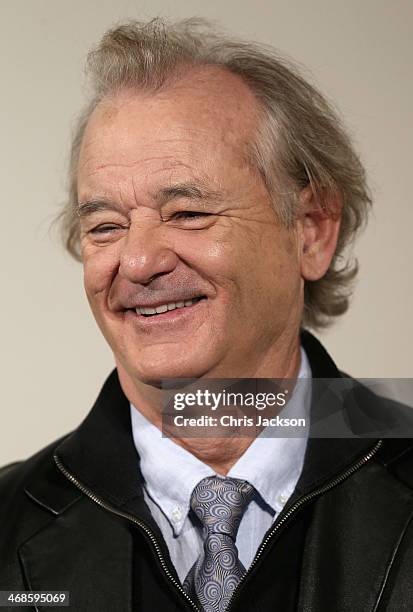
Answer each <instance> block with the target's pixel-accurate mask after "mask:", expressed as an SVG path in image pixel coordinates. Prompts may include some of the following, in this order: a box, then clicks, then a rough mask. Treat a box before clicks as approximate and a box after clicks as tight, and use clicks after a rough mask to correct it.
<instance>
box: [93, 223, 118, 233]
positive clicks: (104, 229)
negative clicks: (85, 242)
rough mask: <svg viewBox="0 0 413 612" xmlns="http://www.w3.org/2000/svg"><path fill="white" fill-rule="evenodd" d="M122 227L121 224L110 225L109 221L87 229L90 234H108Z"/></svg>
mask: <svg viewBox="0 0 413 612" xmlns="http://www.w3.org/2000/svg"><path fill="white" fill-rule="evenodd" d="M119 229H123V227H122V226H121V225H112V224H110V223H105V224H102V225H98V226H97V227H94V228H92V229H91V230H89V233H90V234H110V233H112V232H114V231H116V230H119Z"/></svg>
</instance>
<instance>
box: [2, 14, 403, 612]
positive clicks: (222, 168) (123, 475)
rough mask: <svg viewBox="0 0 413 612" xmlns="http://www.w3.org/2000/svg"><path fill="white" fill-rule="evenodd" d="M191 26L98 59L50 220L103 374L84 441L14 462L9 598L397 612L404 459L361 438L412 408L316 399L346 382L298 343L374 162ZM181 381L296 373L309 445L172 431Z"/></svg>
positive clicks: (336, 269) (104, 47)
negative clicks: (109, 354) (79, 275)
mask: <svg viewBox="0 0 413 612" xmlns="http://www.w3.org/2000/svg"><path fill="white" fill-rule="evenodd" d="M201 26H202V24H200V23H199V22H196V21H188V22H183V23H180V24H177V25H166V24H164V23H162V22H160V21H155V22H151V23H149V24H139V23H131V24H126V25H124V26H119V27H117V28H115V29H114V30H112V31H109V32H108V33H106V34H105V36H104V37H103V39H102V41H101V43H100V45H99V46H98V47H97V48H96V49H95V50H94V51H93V52H92V53H91V55H90V57H89V73H90V76H91V80H92V84H93V87H94V96H93V99H92V100H91V102H90V104H89V106H88V108H87V109H86V111H85V113H84V115H83V117H82V118H81V120H80V122H79V127H78V131H77V134H76V136H75V139H74V142H73V149H72V167H71V173H72V174H71V176H72V184H71V193H70V202H69V203H68V205H67V207H66V209H65V211H64V215H63V224H64V233H65V238H66V244H67V247H68V248H69V251H70V252H71V253H72V254H74V255H77V256H80V258H81V260H82V262H83V267H84V279H85V288H86V293H87V296H88V299H89V303H90V306H91V308H92V311H93V314H94V316H95V318H96V321H97V322H98V324H99V327H100V329H101V331H102V333H103V334H104V336H105V338H106V340H107V341H108V343H109V345H110V346H111V348H112V350H113V353H114V357H115V362H116V370H115V371H114V372H113V373H112V374H111V375H110V377H109V378H108V380H107V381H106V383H105V385H104V387H103V389H102V391H101V393H100V395H99V397H98V399H97V402H96V404H95V406H94V407H93V409H92V411H91V412H90V414H89V415H88V416H87V418H86V419H85V421H84V422H83V423H82V424H81V425H80V427H79V428H78V429H77V430H76V431H75V432H74V433H72V434H70V435H68V436H65V437H64V438H63V439H61V440H58V441H57V442H54V443H53V444H51V445H50V446H49V447H47V448H46V449H44V450H42V451H40V452H39V453H38V454H36V455H35V456H34V457H32V458H30V459H28V460H27V461H24V462H22V463H19V464H14V465H12V466H8V467H6V468H4V469H3V471H2V473H1V475H0V491H1V500H2V501H1V511H0V524H1V526H2V528H1V537H0V558H1V567H0V587H1V589H3V590H8V591H10V590H16V591H17V590H19V591H21V590H26V591H28V590H31V591H50V590H53V591H69V592H70V606H71V607H72V609H74V610H80V611H86V610H87V611H89V610H96V611H99V612H100V611H104V610H107V611H110V612H113V611H115V610H119V611H122V612H124V611H127V610H142V611H149V610H150V611H153V610H168V611H177V610H205V611H208V612H211V611H214V612H218V611H219V612H222V611H223V610H225V609H228V610H233V611H234V612H235V611H236V610H238V611H241V610H259V611H263V612H264V611H267V610H268V611H269V610H282V611H283V612H285V611H290V610H303V611H304V610H305V611H310V610H311V611H317V612H325V611H326V610H329V611H330V610H331V611H332V610H334V611H346V612H350V611H351V612H357V611H360V612H364V611H366V610H372V611H373V610H375V611H384V610H397V611H399V610H410V609H411V606H412V604H411V598H412V587H413V581H412V578H411V571H410V567H411V563H410V562H411V561H413V555H412V547H411V540H412V536H413V532H412V528H411V527H409V519H410V517H411V516H412V511H413V494H412V486H413V477H412V474H411V470H410V468H411V467H412V462H413V454H412V450H413V444H412V443H411V441H410V440H408V439H406V440H404V439H384V440H379V439H377V437H376V436H375V435H372V431H373V430H374V432H381V433H382V434H383V435H386V433H387V432H388V429H386V428H388V427H389V426H390V425H391V424H392V423H393V420H394V415H395V414H398V412H397V411H399V412H400V410H402V409H401V408H400V407H397V406H395V405H391V406H389V404H388V403H387V402H384V401H383V400H382V399H381V398H379V397H376V396H374V395H372V393H371V392H370V391H368V390H367V389H365V388H364V387H360V386H358V385H356V384H355V383H354V384H353V383H352V382H351V381H350V385H351V392H349V393H348V394H346V395H345V397H344V400H343V397H342V396H340V394H337V393H336V392H331V389H330V388H329V384H328V383H327V384H326V383H325V382H324V383H323V385H322V386H319V385H317V380H319V379H323V380H324V381H326V380H327V381H328V380H329V379H331V380H333V381H339V382H340V383H343V384H344V383H346V381H347V380H348V379H345V378H343V375H342V374H341V373H340V372H339V370H338V369H337V367H336V365H335V364H334V362H333V361H332V360H331V358H330V357H329V355H328V354H327V353H326V351H325V350H324V349H323V347H322V346H321V345H320V344H319V342H318V341H317V340H316V339H315V338H314V337H313V336H312V335H310V334H309V332H307V331H303V329H304V327H306V326H312V327H315V328H317V327H321V326H322V325H324V324H326V323H327V322H329V321H330V319H331V318H332V317H334V316H337V315H340V314H342V313H343V312H344V311H345V310H346V308H347V306H348V293H349V283H350V281H351V280H352V279H353V277H354V274H355V270H354V269H351V267H348V266H347V267H346V266H344V267H343V265H342V264H340V262H342V258H343V252H344V250H345V248H346V247H347V246H348V244H349V242H351V240H352V239H353V237H354V235H355V233H356V231H357V229H358V228H359V227H360V226H361V225H362V223H363V221H364V220H365V218H366V216H367V211H368V208H369V204H370V199H369V195H368V191H367V188H366V184H365V177H364V171H363V168H362V166H361V164H360V162H359V160H358V158H357V155H356V154H355V153H354V151H353V148H352V146H351V143H350V142H349V140H348V138H347V136H346V134H345V132H344V130H343V128H342V127H341V126H340V123H339V121H338V119H337V117H336V116H335V115H334V113H333V112H332V110H331V109H330V108H329V106H328V105H327V103H326V102H325V101H324V99H323V98H322V96H321V95H320V94H319V93H317V92H316V91H315V90H314V88H313V87H312V86H311V85H309V84H308V83H307V82H306V81H304V80H303V79H302V78H301V77H300V76H299V74H298V73H297V71H296V70H295V69H294V68H292V67H291V66H289V65H287V63H286V62H285V61H283V60H282V59H280V58H277V57H276V56H275V55H274V54H273V53H272V52H271V51H269V50H268V49H262V48H260V47H259V46H258V45H254V44H249V43H242V42H237V41H232V40H227V39H226V38H225V37H222V36H219V35H216V34H213V33H211V31H210V30H207V29H205V28H202V27H201ZM182 378H183V379H191V380H192V381H193V380H195V381H199V382H203V383H205V381H206V380H209V379H213V380H219V379H234V378H236V379H248V380H251V379H252V380H255V381H259V380H261V379H278V380H279V379H281V380H285V381H287V379H288V380H290V381H291V380H292V381H293V382H294V381H295V383H294V384H295V387H294V385H293V387H294V389H293V400H291V404H290V405H291V406H294V407H295V409H296V411H298V414H300V415H301V416H303V417H304V418H307V417H309V420H310V422H311V429H310V432H308V430H306V434H305V435H301V436H300V435H297V436H289V437H266V435H265V434H266V433H267V431H266V430H265V429H264V430H263V431H262V435H259V436H257V437H254V436H251V435H249V436H248V435H243V436H237V435H236V434H235V435H228V436H227V437H225V438H222V437H220V436H219V435H218V434H217V435H215V436H214V435H208V436H202V435H201V436H195V435H190V432H188V431H187V430H185V433H184V434H183V435H182V436H178V435H174V436H173V437H172V438H168V437H162V434H161V429H162V424H163V408H164V407H165V397H166V396H165V386H167V384H166V385H165V381H166V382H167V381H171V380H175V382H176V379H182ZM310 379H311V380H312V383H313V384H312V385H310V386H311V387H312V390H309V387H308V386H304V387H300V384H299V383H300V381H309V380H310ZM257 384H258V383H257ZM346 384H347V383H346ZM300 388H301V389H302V388H304V389H305V392H301V393H300ZM349 398H350V408H349ZM310 404H311V406H310ZM287 407H288V406H287ZM356 417H357V418H356ZM326 422H327V423H328V426H327V429H328V427H331V424H332V423H334V427H336V426H337V423H340V424H341V425H342V424H343V423H344V424H345V425H346V427H347V429H346V432H347V433H348V434H349V435H346V436H342V435H341V434H340V435H339V434H337V437H336V438H334V439H331V431H330V439H321V438H322V437H323V433H322V431H324V434H326V429H325V428H324V430H323V426H324V425H323V423H326ZM320 423H321V429H318V436H319V437H314V435H312V433H311V432H313V433H314V431H317V429H316V428H317V426H319V425H320ZM341 425H340V427H341ZM260 431H261V430H260ZM335 431H336V429H334V430H333V433H334V432H335ZM337 431H338V429H337ZM342 431H343V430H342V429H340V432H342ZM320 432H321V433H320ZM349 432H350V433H349ZM350 434H351V435H350ZM324 437H327V438H329V435H328V432H327V434H326V436H324ZM36 609H42V606H41V604H40V605H37V608H36Z"/></svg>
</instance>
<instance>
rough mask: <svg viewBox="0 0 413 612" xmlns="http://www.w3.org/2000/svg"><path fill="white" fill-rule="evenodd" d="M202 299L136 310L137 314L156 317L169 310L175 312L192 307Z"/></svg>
mask: <svg viewBox="0 0 413 612" xmlns="http://www.w3.org/2000/svg"><path fill="white" fill-rule="evenodd" d="M199 299H200V298H194V299H193V300H185V301H184V302H170V303H169V304H161V305H160V306H156V308H153V307H151V306H141V307H138V308H136V314H142V315H154V314H161V313H163V312H166V311H168V310H175V308H184V306H192V304H195V303H196V302H198V301H199Z"/></svg>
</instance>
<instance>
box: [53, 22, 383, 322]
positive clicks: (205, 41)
mask: <svg viewBox="0 0 413 612" xmlns="http://www.w3.org/2000/svg"><path fill="white" fill-rule="evenodd" d="M197 65H213V66H221V67H223V68H225V69H226V70H228V71H230V72H232V73H234V74H237V75H239V76H240V77H241V78H242V79H243V80H244V82H246V83H247V84H248V85H249V87H250V89H251V91H252V92H253V93H254V94H255V96H256V98H257V99H258V101H259V103H260V105H261V110H262V113H263V120H262V122H261V125H260V126H259V130H258V134H257V138H256V139H255V142H254V143H252V144H251V145H250V159H251V162H252V163H253V164H255V166H256V167H257V168H258V170H259V171H260V173H261V175H262V177H263V180H264V181H265V184H266V187H267V189H268V192H269V194H270V196H271V198H272V201H273V202H274V206H276V211H277V214H278V215H279V218H280V220H281V222H283V223H284V224H285V225H286V226H287V227H288V226H291V225H292V223H293V222H294V219H295V218H296V214H297V210H298V194H299V193H300V191H301V190H302V188H303V187H305V186H307V185H310V186H311V188H312V190H313V192H314V193H316V194H317V196H318V197H319V200H320V202H321V205H322V206H323V207H324V208H326V207H328V202H329V201H330V200H331V196H333V197H335V198H337V196H338V197H339V198H340V199H341V201H342V205H343V207H342V221H341V228H340V234H339V238H338V244H337V249H336V252H335V255H334V257H333V259H332V262H331V265H330V267H329V269H328V270H327V272H326V274H325V275H324V276H323V278H321V279H320V280H317V281H306V282H305V287H304V312H303V321H302V323H303V325H305V326H310V327H313V328H321V327H323V326H326V325H328V324H329V322H330V321H331V320H332V317H335V316H338V315H341V314H342V313H344V312H345V311H346V310H347V308H348V305H349V297H350V295H351V289H352V284H353V280H354V277H355V275H356V273H357V262H356V261H354V260H351V259H350V258H349V255H348V246H349V245H350V244H351V243H352V242H353V240H354V238H355V236H356V233H357V231H358V230H359V229H360V228H361V227H362V226H363V225H364V223H365V221H366V220H367V215H368V212H369V208H370V204H371V199H370V195H369V190H368V187H367V185H366V178H365V171H364V168H363V166H362V164H361V162H360V160H359V158H358V156H357V154H356V152H355V151H354V148H353V145H352V143H351V140H350V138H349V136H348V134H347V133H346V131H345V129H344V128H343V126H342V124H341V121H340V119H339V117H338V115H337V113H336V112H335V111H334V110H333V109H332V107H331V105H330V104H329V103H327V101H326V100H325V98H324V97H323V96H322V95H321V94H320V93H319V92H318V91H317V90H316V89H315V88H314V87H313V86H312V85H310V84H309V83H308V82H307V80H306V79H304V78H303V77H302V76H301V74H300V71H299V70H298V69H297V67H296V66H294V65H293V64H291V62H289V61H287V60H286V59H285V58H283V57H280V56H279V55H278V54H277V53H276V52H275V51H274V50H273V49H272V48H269V47H267V46H264V45H261V44H258V43H251V42H244V41H240V40H235V39H232V38H229V37H227V36H225V35H222V34H219V33H217V32H216V31H215V30H214V29H213V28H212V26H211V25H210V24H209V23H208V22H207V21H205V20H203V19H187V20H184V21H181V22H178V23H175V24H170V23H167V22H165V21H164V20H161V19H154V20H152V21H150V22H148V23H142V22H137V21H133V22H128V23H126V24H123V25H119V26H117V27H115V28H113V29H111V30H109V31H108V32H106V33H105V34H104V36H103V38H102V40H101V41H100V43H99V44H98V46H97V47H96V48H95V49H93V50H92V51H91V52H90V53H89V55H88V60H87V74H88V76H89V79H90V83H91V86H92V97H91V101H90V102H89V104H88V105H87V107H86V109H85V110H84V112H83V113H82V115H81V116H80V117H79V120H78V123H77V126H76V130H75V133H74V137H73V141H72V147H71V161H70V179H69V180H70V184H69V198H68V201H67V203H66V205H65V207H64V209H63V210H62V212H61V214H60V221H61V230H62V236H63V239H64V242H65V246H66V248H67V250H68V251H69V252H70V253H71V254H72V255H73V256H74V257H75V258H76V259H80V244H79V243H80V228H79V219H78V216H77V205H78V199H77V182H76V181H77V179H76V175H77V166H78V159H79V151H80V147H81V142H82V137H83V134H84V130H85V127H86V124H87V122H88V119H89V117H90V115H91V113H92V112H93V110H94V108H95V107H96V105H97V104H98V103H99V102H100V101H101V100H102V99H103V98H105V97H106V96H109V95H111V94H113V93H115V92H116V91H118V90H120V89H123V88H125V87H133V88H144V89H147V90H152V91H156V90H158V89H159V88H161V87H162V86H164V85H167V84H168V82H170V81H171V79H174V78H177V77H179V75H180V74H182V73H183V71H185V70H186V69H187V68H188V67H190V66H197Z"/></svg>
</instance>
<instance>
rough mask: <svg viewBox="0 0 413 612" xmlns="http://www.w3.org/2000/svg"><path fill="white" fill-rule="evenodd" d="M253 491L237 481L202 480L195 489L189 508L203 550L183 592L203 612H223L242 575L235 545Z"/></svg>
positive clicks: (246, 484) (185, 583)
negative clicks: (202, 531)
mask: <svg viewBox="0 0 413 612" xmlns="http://www.w3.org/2000/svg"><path fill="white" fill-rule="evenodd" d="M253 494H254V487H253V486H252V485H250V484H249V483H248V482H246V481H245V480H238V479H236V478H219V477H218V476H210V477H208V478H204V479H203V480H201V482H200V483H199V484H198V485H197V486H196V487H195V488H194V490H193V492H192V496H191V508H192V510H193V511H194V512H195V514H196V516H197V517H198V519H199V520H200V521H201V523H202V525H203V526H204V529H205V540H204V550H203V552H202V553H201V555H200V557H199V559H198V560H197V561H196V562H195V563H194V565H193V566H192V568H191V569H190V571H189V573H188V575H187V577H186V578H185V581H184V583H183V588H184V590H185V591H186V593H187V594H188V595H190V596H192V598H193V599H194V600H195V601H197V602H198V603H199V604H200V606H201V607H202V609H203V611H204V612H223V611H224V610H225V609H226V607H227V606H228V603H229V601H230V599H231V596H232V593H233V591H234V589H235V587H236V586H237V584H238V582H239V581H240V579H241V577H242V575H243V574H244V573H245V568H244V567H243V565H242V563H241V561H240V560H239V559H238V550H237V547H236V545H235V539H236V537H237V532H238V527H239V524H240V522H241V518H242V515H243V514H244V511H245V509H246V507H247V505H248V503H249V502H250V500H251V498H252V496H253Z"/></svg>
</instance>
